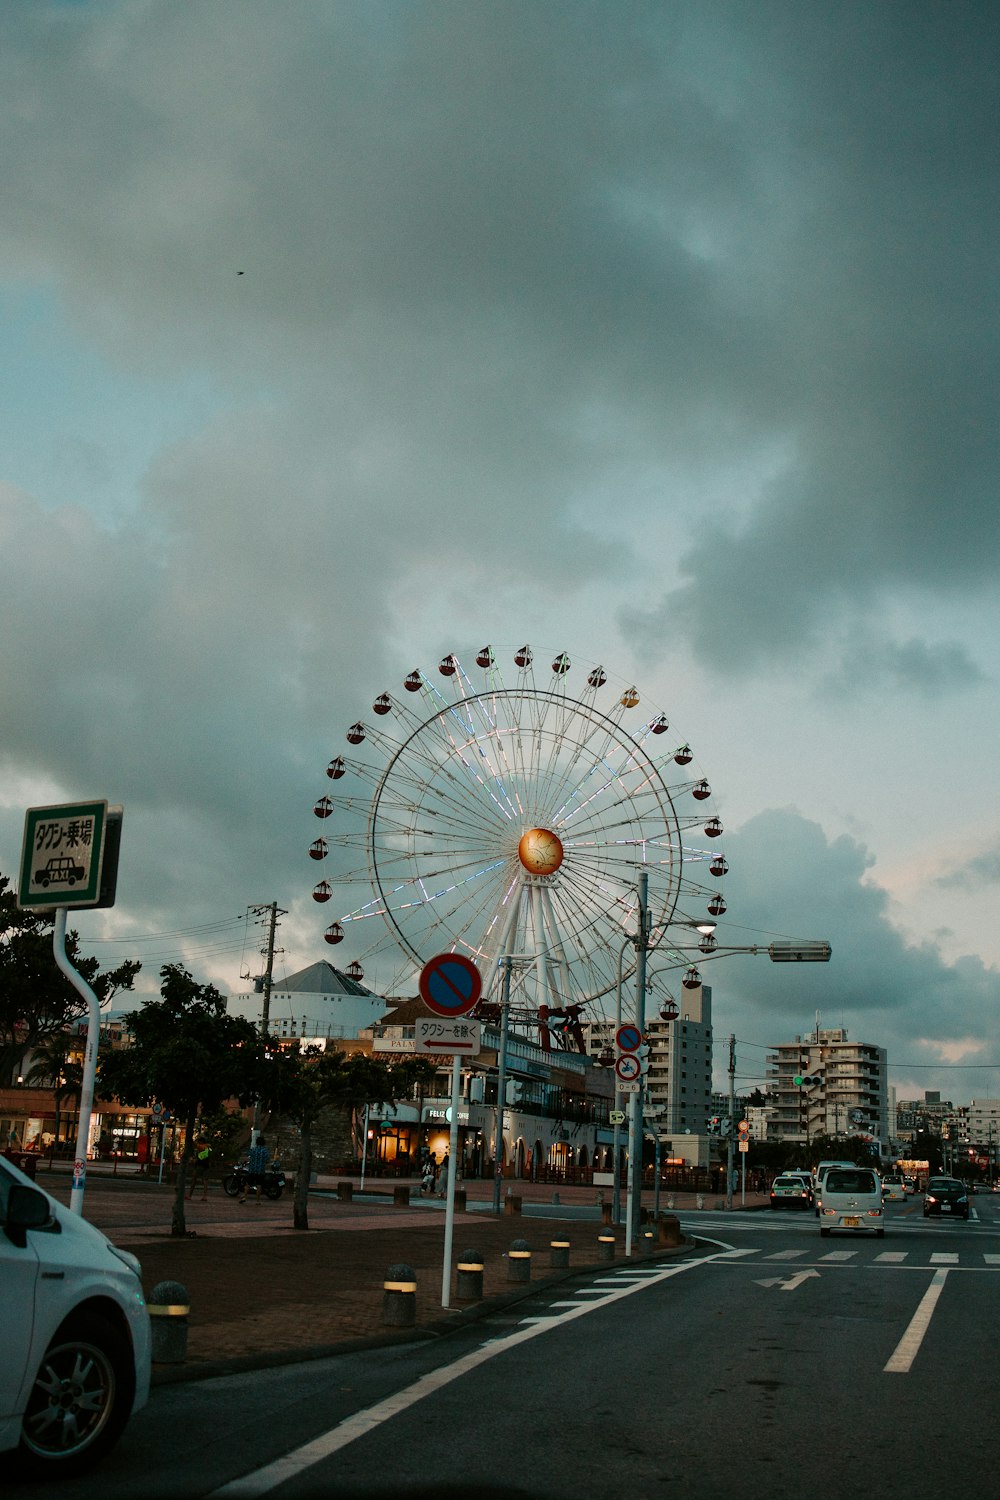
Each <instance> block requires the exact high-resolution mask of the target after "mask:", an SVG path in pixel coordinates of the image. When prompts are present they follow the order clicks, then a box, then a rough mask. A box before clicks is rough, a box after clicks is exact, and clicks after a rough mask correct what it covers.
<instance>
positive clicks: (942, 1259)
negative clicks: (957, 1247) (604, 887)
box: [931, 1251, 958, 1266]
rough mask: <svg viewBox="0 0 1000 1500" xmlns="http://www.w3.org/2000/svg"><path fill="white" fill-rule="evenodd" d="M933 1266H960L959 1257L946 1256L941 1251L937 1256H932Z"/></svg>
mask: <svg viewBox="0 0 1000 1500" xmlns="http://www.w3.org/2000/svg"><path fill="white" fill-rule="evenodd" d="M931 1265H932V1266H957V1265H958V1256H957V1255H945V1253H944V1252H943V1251H939V1252H937V1253H936V1254H934V1255H932V1256H931Z"/></svg>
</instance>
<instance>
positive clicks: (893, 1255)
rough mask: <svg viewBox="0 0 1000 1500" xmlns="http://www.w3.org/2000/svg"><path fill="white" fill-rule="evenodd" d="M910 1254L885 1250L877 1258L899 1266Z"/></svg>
mask: <svg viewBox="0 0 1000 1500" xmlns="http://www.w3.org/2000/svg"><path fill="white" fill-rule="evenodd" d="M908 1254H909V1251H908V1250H883V1251H882V1254H881V1255H876V1257H875V1259H876V1261H881V1262H882V1263H883V1264H885V1265H893V1266H898V1265H899V1263H900V1261H904V1260H905V1259H906V1257H907V1255H908ZM997 1260H1000V1255H998V1256H997Z"/></svg>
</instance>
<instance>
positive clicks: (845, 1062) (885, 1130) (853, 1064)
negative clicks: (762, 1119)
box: [767, 1023, 889, 1149]
mask: <svg viewBox="0 0 1000 1500" xmlns="http://www.w3.org/2000/svg"><path fill="white" fill-rule="evenodd" d="M767 1076H768V1093H769V1095H770V1098H771V1101H772V1106H773V1107H772V1111H771V1117H770V1120H769V1122H768V1139H769V1140H775V1141H794V1142H802V1143H803V1144H805V1145H806V1146H808V1144H809V1142H810V1140H813V1139H815V1138H816V1137H817V1136H820V1135H825V1136H841V1137H846V1136H861V1137H862V1138H864V1139H867V1140H871V1141H873V1142H876V1143H878V1146H879V1149H881V1148H882V1145H883V1143H886V1142H887V1141H888V1138H889V1092H888V1079H887V1065H886V1053H885V1048H884V1047H875V1046H873V1045H871V1044H870V1043H868V1042H852V1041H851V1040H850V1038H849V1037H848V1034H847V1030H846V1028H843V1027H841V1028H837V1029H835V1030H821V1029H820V1027H819V1024H818V1023H817V1025H816V1028H815V1030H814V1031H812V1032H810V1033H808V1034H807V1035H803V1036H797V1037H796V1038H795V1040H794V1041H793V1042H783V1043H779V1044H778V1045H777V1046H775V1047H773V1048H772V1050H771V1052H770V1053H769V1054H768V1060H767Z"/></svg>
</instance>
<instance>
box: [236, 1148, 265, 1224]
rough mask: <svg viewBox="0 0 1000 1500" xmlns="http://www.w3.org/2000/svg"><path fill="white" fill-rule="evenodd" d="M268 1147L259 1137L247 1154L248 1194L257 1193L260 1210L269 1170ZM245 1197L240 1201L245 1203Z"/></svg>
mask: <svg viewBox="0 0 1000 1500" xmlns="http://www.w3.org/2000/svg"><path fill="white" fill-rule="evenodd" d="M267 1161H268V1155H267V1147H266V1146H265V1145H264V1137H263V1136H258V1137H257V1140H256V1141H255V1142H254V1143H253V1145H252V1146H251V1147H250V1150H249V1151H248V1153H247V1192H248V1193H249V1192H256V1194H257V1207H258V1208H260V1200H261V1199H262V1198H263V1196H264V1173H265V1171H266V1170H267ZM246 1201H247V1200H246V1198H245V1197H243V1198H241V1199H240V1202H241V1203H245V1202H246Z"/></svg>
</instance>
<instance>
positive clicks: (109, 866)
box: [17, 802, 122, 911]
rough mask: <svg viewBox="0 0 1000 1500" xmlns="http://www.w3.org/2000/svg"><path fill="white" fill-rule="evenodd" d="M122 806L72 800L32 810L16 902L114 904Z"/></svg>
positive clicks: (35, 905) (52, 905)
mask: <svg viewBox="0 0 1000 1500" xmlns="http://www.w3.org/2000/svg"><path fill="white" fill-rule="evenodd" d="M121 818H122V809H121V808H120V807H112V808H109V807H108V804H107V802H68V803H62V804H60V805H58V806H56V807H29V808H28V810H27V812H26V813H25V816H24V842H23V845H22V848H21V878H20V881H19V884H18V895H17V904H18V906H20V907H25V908H34V909H44V910H47V911H52V910H53V909H55V908H58V907H77V906H113V905H114V901H115V885H116V881H117V875H118V847H119V843H120V839H121Z"/></svg>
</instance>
